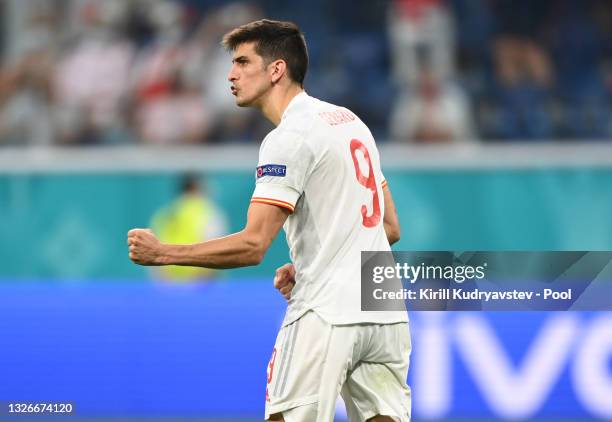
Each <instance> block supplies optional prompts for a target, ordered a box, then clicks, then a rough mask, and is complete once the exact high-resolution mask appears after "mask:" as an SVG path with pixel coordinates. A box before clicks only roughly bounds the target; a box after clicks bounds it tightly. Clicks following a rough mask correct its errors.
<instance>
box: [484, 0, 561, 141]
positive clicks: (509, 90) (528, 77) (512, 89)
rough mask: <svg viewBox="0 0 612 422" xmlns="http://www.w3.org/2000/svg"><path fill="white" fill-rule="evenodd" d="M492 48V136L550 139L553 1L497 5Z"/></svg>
mask: <svg viewBox="0 0 612 422" xmlns="http://www.w3.org/2000/svg"><path fill="white" fill-rule="evenodd" d="M494 4H495V6H496V9H495V11H496V18H497V30H498V33H497V35H496V37H495V40H494V44H493V59H494V68H495V83H494V87H493V89H494V91H493V95H494V98H495V101H496V102H497V106H496V107H495V110H494V120H493V125H494V129H493V132H494V137H497V138H502V139H511V140H521V139H550V137H551V136H552V135H553V132H552V128H553V126H552V120H551V116H550V105H551V94H552V85H553V83H554V72H553V68H552V66H551V62H550V58H549V56H548V54H547V53H546V51H545V50H544V48H543V47H542V36H543V35H542V34H543V32H544V28H545V22H546V18H547V16H548V14H549V7H550V4H551V3H550V2H549V1H546V0H541V1H537V2H516V1H510V0H497V1H496V2H495V3H494Z"/></svg>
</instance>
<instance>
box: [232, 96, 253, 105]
mask: <svg viewBox="0 0 612 422" xmlns="http://www.w3.org/2000/svg"><path fill="white" fill-rule="evenodd" d="M236 105H237V106H238V107H248V106H250V105H251V102H250V101H248V100H245V99H243V98H238V97H236Z"/></svg>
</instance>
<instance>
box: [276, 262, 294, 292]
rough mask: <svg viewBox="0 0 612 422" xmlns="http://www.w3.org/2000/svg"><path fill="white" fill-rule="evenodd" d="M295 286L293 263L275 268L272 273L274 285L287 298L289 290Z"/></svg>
mask: <svg viewBox="0 0 612 422" xmlns="http://www.w3.org/2000/svg"><path fill="white" fill-rule="evenodd" d="M294 286H295V267H294V266H293V264H285V265H283V266H282V267H279V268H278V269H277V270H276V274H275V275H274V287H276V288H277V289H278V291H279V292H280V293H281V294H282V295H283V297H284V298H285V299H287V300H289V299H291V291H292V290H293V287H294Z"/></svg>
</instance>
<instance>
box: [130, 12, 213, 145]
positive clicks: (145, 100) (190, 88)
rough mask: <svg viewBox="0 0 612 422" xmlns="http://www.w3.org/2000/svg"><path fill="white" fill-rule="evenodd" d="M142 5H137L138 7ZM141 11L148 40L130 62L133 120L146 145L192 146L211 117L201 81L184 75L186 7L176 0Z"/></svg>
mask: <svg viewBox="0 0 612 422" xmlns="http://www.w3.org/2000/svg"><path fill="white" fill-rule="evenodd" d="M142 6H144V5H141V7H142ZM146 6H147V8H146V9H140V11H141V13H145V14H146V19H147V21H148V23H149V26H150V28H151V29H152V34H151V39H150V40H149V42H148V43H147V44H146V45H145V46H144V48H143V49H142V51H140V52H139V53H138V54H137V56H136V59H135V62H134V71H133V74H132V79H133V81H132V84H133V89H132V92H131V102H132V103H133V106H132V107H131V108H132V109H133V113H134V114H133V115H132V119H133V121H132V124H133V125H134V126H135V131H136V133H137V134H138V137H139V139H140V140H142V141H143V142H145V143H147V144H158V145H178V144H194V143H201V142H204V141H205V140H207V137H208V132H209V129H210V124H211V119H210V114H211V112H210V110H209V106H208V105H207V104H206V103H205V100H204V96H203V93H202V89H201V81H200V80H189V78H187V77H186V72H185V69H186V66H187V65H186V64H187V63H189V62H190V61H191V59H192V58H191V57H190V55H189V53H190V49H189V48H188V45H189V44H188V40H187V31H188V28H187V11H186V9H185V8H184V7H183V5H182V4H181V3H179V2H177V1H170V0H157V1H153V2H149V3H147V4H146Z"/></svg>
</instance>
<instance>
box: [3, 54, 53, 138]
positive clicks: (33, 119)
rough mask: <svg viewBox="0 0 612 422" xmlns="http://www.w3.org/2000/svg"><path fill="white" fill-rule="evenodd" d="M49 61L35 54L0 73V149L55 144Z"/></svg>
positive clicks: (46, 56) (45, 55)
mask: <svg viewBox="0 0 612 422" xmlns="http://www.w3.org/2000/svg"><path fill="white" fill-rule="evenodd" d="M50 65H51V64H50V57H49V56H48V55H47V54H45V52H44V51H43V52H40V51H32V52H31V53H30V54H28V55H27V56H26V57H24V58H23V59H22V60H21V62H20V63H19V64H18V65H16V66H14V67H12V68H10V69H6V70H5V71H4V72H2V73H0V145H1V144H11V145H26V144H31V145H51V143H52V142H53V140H54V130H55V129H54V122H53V113H54V110H53V107H52V105H51V97H52V92H51V87H50V72H51V66H50Z"/></svg>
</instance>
